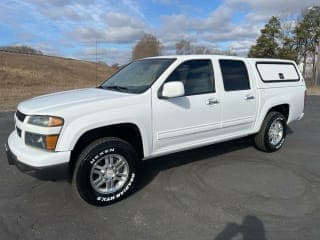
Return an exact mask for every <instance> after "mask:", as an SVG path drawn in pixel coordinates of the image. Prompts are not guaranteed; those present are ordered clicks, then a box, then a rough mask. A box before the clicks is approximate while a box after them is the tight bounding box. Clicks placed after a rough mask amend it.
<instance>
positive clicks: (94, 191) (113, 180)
mask: <svg viewBox="0 0 320 240" xmlns="http://www.w3.org/2000/svg"><path fill="white" fill-rule="evenodd" d="M137 162H138V155H137V154H136V151H135V150H134V148H133V147H132V146H131V145H130V144H129V143H127V142H125V141H123V140H121V139H118V138H102V139H98V140H96V141H94V142H92V143H91V144H89V145H88V146H87V147H86V148H85V149H84V150H83V151H82V153H81V154H80V155H79V157H78V159H77V163H76V166H75V170H74V175H73V181H72V185H73V188H74V189H75V192H76V193H78V195H80V197H81V198H82V199H84V200H85V201H87V202H88V203H90V204H93V205H97V206H105V205H109V204H111V203H114V202H117V201H119V200H121V199H123V198H124V197H126V196H128V195H129V193H130V192H131V191H132V190H133V188H134V185H135V182H136V174H137V173H136V172H137Z"/></svg>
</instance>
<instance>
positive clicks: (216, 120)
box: [152, 59, 221, 153]
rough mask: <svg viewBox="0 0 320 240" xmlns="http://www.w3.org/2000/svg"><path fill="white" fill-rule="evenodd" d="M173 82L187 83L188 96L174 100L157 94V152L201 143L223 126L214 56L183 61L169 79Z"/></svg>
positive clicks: (155, 147) (155, 125)
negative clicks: (213, 64)
mask: <svg viewBox="0 0 320 240" xmlns="http://www.w3.org/2000/svg"><path fill="white" fill-rule="evenodd" d="M169 81H181V82H183V84H184V88H185V95H184V96H182V97H176V98H170V99H161V98H159V97H158V96H153V101H152V115H153V130H154V131H153V150H154V153H161V152H167V151H174V149H177V148H179V149H183V148H186V147H191V146H196V145H199V144H201V143H204V142H205V141H206V140H208V139H209V138H210V137H212V136H214V135H215V132H216V131H217V130H218V129H220V128H221V119H220V118H221V104H220V101H219V94H218V93H217V92H216V88H215V79H214V70H213V67H212V61H211V59H197V60H189V61H185V62H183V63H181V64H180V65H178V67H177V68H176V69H175V70H174V71H173V72H172V73H171V74H170V75H169V77H168V78H167V79H166V81H165V82H169Z"/></svg>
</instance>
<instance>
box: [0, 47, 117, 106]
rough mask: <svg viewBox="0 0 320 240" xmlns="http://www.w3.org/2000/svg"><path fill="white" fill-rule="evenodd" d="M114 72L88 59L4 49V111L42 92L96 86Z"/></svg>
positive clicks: (0, 96) (0, 68)
mask: <svg viewBox="0 0 320 240" xmlns="http://www.w3.org/2000/svg"><path fill="white" fill-rule="evenodd" d="M114 71H115V69H114V68H111V67H109V66H107V65H103V64H97V65H96V64H95V63H91V62H86V61H80V60H73V59H67V58H58V57H48V56H37V55H25V54H18V53H7V52H0V111H9V110H14V109H15V108H16V106H17V104H18V103H19V102H21V101H22V100H24V99H28V98H30V97H34V96H37V95H40V94H45V93H51V92H57V91H62V90H69V89H75V88H83V87H90V86H96V85H97V84H98V83H101V82H102V81H103V80H104V79H106V78H107V77H108V76H110V75H111V74H112V73H113V72H114Z"/></svg>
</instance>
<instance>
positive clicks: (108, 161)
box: [90, 154, 129, 194]
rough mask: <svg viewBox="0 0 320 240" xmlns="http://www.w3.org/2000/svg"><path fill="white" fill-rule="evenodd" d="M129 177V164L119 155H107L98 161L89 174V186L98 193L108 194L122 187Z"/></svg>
mask: <svg viewBox="0 0 320 240" xmlns="http://www.w3.org/2000/svg"><path fill="white" fill-rule="evenodd" d="M128 177H129V164H128V162H127V160H126V159H125V158H124V157H123V156H121V155H119V154H108V155H105V156H103V157H101V158H100V159H98V160H97V161H96V162H95V163H94V164H93V166H92V168H91V172H90V183H91V186H92V187H93V188H94V190H96V191H97V192H99V193H102V194H110V193H114V192H116V191H118V190H119V189H121V188H122V187H123V185H124V184H125V183H126V181H127V179H128Z"/></svg>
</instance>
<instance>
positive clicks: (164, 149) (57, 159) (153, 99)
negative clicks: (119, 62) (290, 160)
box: [6, 55, 306, 205]
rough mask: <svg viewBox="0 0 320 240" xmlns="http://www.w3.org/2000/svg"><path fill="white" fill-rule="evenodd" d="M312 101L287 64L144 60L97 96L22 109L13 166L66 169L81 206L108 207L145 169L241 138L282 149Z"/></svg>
mask: <svg viewBox="0 0 320 240" xmlns="http://www.w3.org/2000/svg"><path fill="white" fill-rule="evenodd" d="M305 94H306V87H305V82H304V80H303V77H302V75H301V73H300V72H299V70H298V68H297V66H296V64H295V63H294V62H292V61H288V60H276V59H250V58H241V57H228V56H216V55H186V56H161V57H152V58H145V59H141V60H137V61H133V62H132V63H130V64H128V65H127V66H125V67H124V68H122V69H120V70H119V71H118V72H116V73H115V74H114V75H112V76H111V77H110V78H109V79H108V80H106V81H105V82H103V83H102V84H101V85H100V86H98V87H94V88H86V89H79V90H72V91H65V92H59V93H53V94H49V95H44V96H39V97H35V98H32V99H30V100H27V101H24V102H22V103H20V104H19V105H18V107H17V111H16V114H15V130H14V131H13V132H12V133H11V135H10V136H9V138H8V143H7V144H6V151H7V158H8V162H9V163H10V164H15V165H20V164H22V165H27V166H28V167H30V168H35V169H38V171H41V170H42V169H44V168H50V167H54V166H56V165H60V164H63V165H66V166H67V167H69V168H70V169H72V171H73V176H72V178H73V181H72V182H73V183H72V184H73V186H74V189H75V192H76V193H77V194H78V195H79V196H80V197H81V198H83V199H84V200H85V201H87V202H88V203H91V204H94V205H108V204H110V203H113V202H116V201H119V200H120V199H122V198H124V197H125V196H127V195H128V194H129V193H130V191H131V190H132V189H133V188H134V185H135V183H136V181H137V177H139V175H141V176H142V177H143V172H141V171H139V168H138V166H139V163H140V162H141V161H143V160H147V159H152V158H154V157H156V156H161V155H166V154H169V153H174V152H178V151H182V150H187V149H192V148H197V147H200V146H204V145H210V144H214V143H217V142H222V141H227V140H231V139H235V138H241V137H244V136H253V138H254V143H255V146H256V147H257V148H258V149H260V150H262V151H265V152H273V151H277V150H279V149H280V148H281V147H282V146H283V143H284V140H285V137H286V129H287V125H288V124H290V123H291V122H293V121H295V120H299V119H301V118H302V117H303V114H304V102H305ZM226 177H227V176H226Z"/></svg>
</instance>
